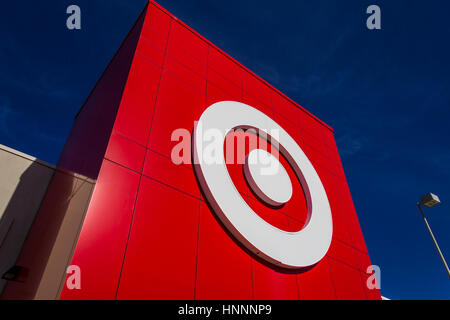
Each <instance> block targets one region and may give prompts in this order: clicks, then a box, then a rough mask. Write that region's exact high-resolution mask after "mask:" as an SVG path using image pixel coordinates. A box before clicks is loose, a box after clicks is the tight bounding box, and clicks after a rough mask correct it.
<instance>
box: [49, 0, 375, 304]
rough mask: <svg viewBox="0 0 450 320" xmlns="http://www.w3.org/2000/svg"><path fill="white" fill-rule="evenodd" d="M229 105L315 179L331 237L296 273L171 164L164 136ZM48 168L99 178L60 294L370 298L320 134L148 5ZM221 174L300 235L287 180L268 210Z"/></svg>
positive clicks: (267, 216)
mask: <svg viewBox="0 0 450 320" xmlns="http://www.w3.org/2000/svg"><path fill="white" fill-rule="evenodd" d="M227 100H231V101H237V102H242V103H245V104H247V105H250V106H252V107H253V108H255V109H257V110H259V111H261V112H263V113H264V114H265V115H266V116H268V117H270V118H271V119H273V120H274V121H276V122H277V123H278V124H279V125H280V126H281V127H283V128H284V130H286V131H287V132H288V133H289V135H290V136H291V137H293V138H294V140H295V141H296V143H297V144H298V145H299V146H300V147H301V149H302V150H303V152H304V153H305V154H306V156H307V157H308V159H309V160H310V161H311V163H312V165H313V167H314V169H315V170H316V172H317V174H318V175H319V177H320V180H321V181H322V184H323V186H324V188H325V191H326V195H327V197H328V201H329V204H330V208H331V214H332V222H333V234H332V240H331V245H330V247H329V249H328V251H327V253H326V255H325V256H324V257H323V258H322V259H321V260H320V261H319V262H318V263H317V264H316V265H314V266H313V267H311V268H309V269H308V270H305V269H303V270H288V269H283V268H280V267H277V266H273V265H271V264H270V263H267V261H265V260H264V259H261V258H260V257H258V256H257V255H255V254H254V253H253V252H251V250H248V249H247V248H246V247H245V246H244V245H242V244H241V243H240V242H239V241H237V240H236V239H235V238H234V237H233V235H232V234H230V232H229V231H228V230H227V228H226V227H225V226H224V225H223V224H222V223H221V221H220V219H218V217H217V215H216V214H215V212H213V210H212V209H211V206H210V205H209V203H208V201H206V200H205V196H204V193H203V191H202V190H201V188H200V187H199V183H198V179H197V177H196V175H195V171H194V169H193V166H192V165H191V164H186V163H185V164H178V165H177V164H174V163H173V161H172V160H171V152H172V150H173V147H174V146H175V145H176V144H177V143H178V142H177V141H172V140H173V139H171V138H172V137H171V135H172V133H173V131H174V130H176V129H178V128H185V129H187V130H188V131H190V132H191V131H192V130H193V128H194V122H195V121H196V120H198V119H199V118H200V117H201V115H202V113H203V112H204V111H205V110H206V109H207V108H208V107H209V106H211V105H212V104H214V103H216V102H220V101H227ZM249 151H250V150H249V149H248V148H247V154H248V152H249ZM283 161H284V160H283V159H281V163H282V164H284V162H283ZM58 166H60V167H62V168H64V169H69V170H72V171H75V172H77V173H80V174H83V175H86V176H88V177H90V178H94V179H97V182H96V185H95V188H94V191H93V194H92V197H91V199H90V203H89V207H88V210H87V213H86V216H85V219H84V222H83V224H82V227H81V231H80V234H79V237H78V240H77V242H76V244H75V250H74V253H73V257H72V260H71V262H70V263H69V264H70V265H77V266H79V267H80V270H81V289H72V290H71V289H69V288H67V286H64V288H63V289H62V292H61V296H60V298H61V299H381V296H380V293H379V290H377V289H369V288H368V286H367V285H366V282H367V279H368V277H369V276H370V275H369V274H367V273H366V270H367V267H368V266H369V265H371V262H370V259H369V255H368V252H367V249H366V245H365V242H364V239H363V235H362V232H361V228H360V225H359V222H358V218H357V214H356V212H355V209H354V206H353V202H352V198H351V195H350V192H349V189H348V185H347V182H346V179H345V175H344V172H343V169H342V165H341V162H340V158H339V155H338V150H337V148H336V144H335V140H334V137H333V131H332V129H331V128H330V127H329V126H328V125H326V124H325V123H323V122H322V121H320V120H319V119H317V118H316V117H314V116H313V115H312V114H310V113H309V112H308V111H306V110H305V109H303V108H302V107H301V106H299V105H298V104H296V103H295V102H293V101H292V100H290V99H289V98H287V97H286V96H284V95H283V94H282V93H280V92H279V91H277V90H276V89H274V88H273V87H272V86H270V85H269V84H267V83H266V82H265V81H263V80H261V79H260V78H259V77H258V76H256V75H255V74H253V73H252V72H251V71H249V70H248V69H246V68H245V67H243V66H242V65H241V64H239V63H238V62H236V61H235V60H233V59H232V58H231V57H229V56H228V55H227V54H225V53H224V52H222V51H221V50H220V49H218V48H217V47H215V46H214V45H213V44H211V43H210V42H208V41H207V40H206V39H204V38H202V37H201V36H200V35H199V34H197V33H196V32H195V31H193V30H192V29H190V28H189V27H188V26H186V25H185V24H184V23H182V22H181V21H179V20H178V19H177V18H175V17H174V16H173V15H171V14H170V13H168V12H167V11H166V10H165V9H163V8H162V7H161V6H160V5H158V4H156V3H154V2H152V1H151V2H150V3H149V4H148V6H147V7H146V8H145V10H144V12H143V13H142V14H141V16H140V17H139V19H138V20H137V22H136V24H135V25H134V27H133V29H132V30H131V31H130V33H129V35H128V36H127V38H126V40H125V41H124V43H123V44H122V46H121V48H120V49H119V50H118V52H117V53H116V55H115V57H114V58H113V60H112V61H111V63H110V65H109V66H108V68H107V69H106V71H105V73H104V74H103V76H102V78H101V79H100V80H99V82H98V83H97V85H96V87H95V88H94V90H93V91H92V93H91V95H90V96H89V98H88V99H87V101H86V103H85V104H84V106H83V108H82V109H81V110H80V112H79V114H78V115H77V118H76V120H75V124H74V126H73V129H72V131H71V134H70V136H69V139H68V141H67V144H66V146H65V148H64V151H63V153H62V155H61V159H60V163H59V164H58ZM287 167H288V166H287ZM227 168H228V171H229V174H230V177H231V179H232V181H233V182H234V184H235V185H236V188H237V189H238V191H239V193H240V194H241V196H242V197H243V198H244V199H245V201H246V203H247V204H248V205H249V206H250V207H251V208H252V209H253V210H254V211H255V212H258V215H259V216H260V217H261V218H262V219H264V220H265V221H266V222H269V223H270V224H272V225H274V226H275V227H277V228H279V229H281V230H285V231H287V232H297V231H299V230H301V229H302V228H303V227H304V226H305V224H306V222H307V220H308V218H307V210H308V209H307V200H306V197H305V194H304V192H303V189H302V185H301V183H300V182H298V179H296V177H295V175H294V174H293V172H291V171H289V170H287V171H288V174H289V176H290V177H291V181H292V182H293V196H292V198H291V199H290V201H289V202H288V203H287V204H286V205H285V206H283V207H282V208H271V207H268V206H266V205H264V204H263V203H261V202H260V201H259V200H258V199H257V197H255V195H254V194H253V193H252V192H251V191H250V190H249V187H248V185H247V183H246V181H245V180H244V177H243V174H242V165H239V164H236V165H228V166H227Z"/></svg>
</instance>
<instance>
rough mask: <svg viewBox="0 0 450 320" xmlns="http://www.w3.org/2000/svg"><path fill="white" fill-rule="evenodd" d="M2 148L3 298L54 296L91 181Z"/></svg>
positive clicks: (0, 241)
mask: <svg viewBox="0 0 450 320" xmlns="http://www.w3.org/2000/svg"><path fill="white" fill-rule="evenodd" d="M0 152H1V153H0V165H1V168H0V174H1V177H2V179H1V185H0V191H1V195H0V215H1V216H0V217H1V220H0V275H2V276H4V278H7V279H9V280H6V279H1V280H0V292H1V290H3V293H2V296H1V299H57V298H58V297H59V292H60V289H61V286H62V284H63V283H64V280H65V271H66V267H67V265H68V264H69V263H70V259H71V257H72V253H73V248H74V245H75V242H76V240H77V237H78V233H79V230H80V228H81V224H82V222H83V219H84V214H85V212H86V208H87V206H88V203H89V200H90V196H91V193H92V189H93V186H94V181H93V180H90V179H87V178H85V177H83V176H80V175H76V174H73V173H70V172H67V171H63V170H59V169H55V168H54V167H52V166H50V165H47V164H45V163H42V162H40V161H38V160H36V159H34V158H31V157H28V158H23V157H21V156H19V155H17V154H14V153H12V152H7V151H5V150H3V149H2V150H0ZM33 159H34V160H33ZM8 271H10V272H8Z"/></svg>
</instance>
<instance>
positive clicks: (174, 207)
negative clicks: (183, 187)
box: [117, 177, 200, 299]
mask: <svg viewBox="0 0 450 320" xmlns="http://www.w3.org/2000/svg"><path fill="white" fill-rule="evenodd" d="M199 205H200V200H197V199H195V198H193V197H191V196H188V195H186V194H184V193H181V192H179V191H176V190H174V189H172V188H170V187H167V186H165V185H163V184H161V183H159V182H156V181H153V180H151V179H148V178H146V177H142V179H141V184H140V187H139V196H138V200H137V204H136V211H135V215H134V219H133V226H132V228H131V235H130V240H129V243H128V247H127V251H126V257H125V262H124V266H123V272H122V276H121V278H120V287H119V290H118V296H117V298H118V299H193V298H194V286H195V268H196V257H197V238H198V235H197V230H198V229H197V228H198V218H199Z"/></svg>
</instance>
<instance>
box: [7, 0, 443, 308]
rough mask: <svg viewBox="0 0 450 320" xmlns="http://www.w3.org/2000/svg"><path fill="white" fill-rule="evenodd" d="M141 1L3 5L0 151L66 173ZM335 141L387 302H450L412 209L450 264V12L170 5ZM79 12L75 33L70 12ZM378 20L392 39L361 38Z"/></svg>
mask: <svg viewBox="0 0 450 320" xmlns="http://www.w3.org/2000/svg"><path fill="white" fill-rule="evenodd" d="M145 3H146V1H145V0H139V1H138V0H135V1H131V0H89V1H87V0H71V1H61V0H53V1H49V0H47V1H39V2H36V1H7V2H5V3H4V4H2V10H1V19H0V38H1V39H2V41H1V42H0V71H1V72H0V143H1V144H4V145H7V146H9V147H12V148H15V149H18V150H20V151H22V152H25V153H28V154H30V155H33V156H36V157H38V158H40V159H42V160H45V161H48V162H51V163H56V161H57V159H58V157H59V153H60V152H61V150H62V147H63V144H64V142H65V139H66V138H67V135H68V133H69V130H70V127H71V125H72V121H73V117H74V116H75V114H76V112H77V111H78V109H79V108H80V106H81V105H82V103H83V102H84V100H85V99H86V97H87V95H88V94H89V92H90V90H91V88H92V87H93V86H94V85H95V83H96V81H97V79H98V78H99V77H100V75H101V74H102V72H103V70H104V68H105V67H106V65H107V64H108V62H109V60H110V59H111V58H112V56H113V54H114V53H115V51H116V50H117V48H118V47H119V45H120V43H121V41H122V40H123V38H124V37H125V35H126V34H127V32H128V30H129V29H130V27H131V26H132V24H133V22H134V21H135V19H136V18H137V16H138V14H139V13H140V11H141V9H142V8H143V7H144V5H145ZM159 3H160V4H161V5H163V6H164V7H165V8H167V9H168V10H169V11H171V12H172V13H173V14H175V15H176V16H177V17H178V18H180V19H181V20H183V21H184V22H186V23H187V24H188V25H190V26H191V27H193V28H194V29H195V30H197V31H198V32H199V33H200V34H202V35H204V36H205V37H206V38H207V39H209V40H210V41H212V42H213V43H215V44H216V45H218V46H219V47H220V48H221V49H223V50H224V51H226V52H227V53H229V54H230V55H231V56H233V57H234V58H236V59H237V60H238V61H240V62H241V63H243V64H244V65H245V66H247V67H248V68H249V69H251V70H253V71H254V72H256V73H257V74H258V75H260V76H261V77H262V78H264V79H265V80H267V81H268V82H269V83H271V84H272V85H274V86H275V87H277V88H278V89H280V90H281V91H282V92H284V93H286V94H287V95H288V96H289V97H291V98H292V99H294V100H295V101H297V102H298V103H299V104H301V105H302V106H304V107H305V108H307V109H308V110H309V111H311V112H312V113H313V114H315V115H316V116H318V117H319V118H320V119H322V120H324V121H325V122H326V123H328V124H330V125H331V126H332V127H333V128H334V130H335V136H336V140H337V143H338V148H339V150H340V153H341V157H342V161H343V165H344V168H345V171H346V175H347V179H348V182H349V185H350V190H351V192H352V195H353V199H354V203H355V207H356V209H357V212H358V216H359V218H360V222H361V225H362V229H363V232H364V235H365V239H366V243H367V246H368V250H369V253H370V255H371V258H372V262H373V263H374V264H377V265H379V266H380V267H381V292H382V294H383V295H384V296H387V297H390V298H392V299H450V280H449V278H448V277H447V275H446V273H445V270H444V268H443V266H442V264H441V261H440V259H439V256H438V254H437V252H436V250H435V248H434V246H433V243H432V241H431V239H430V237H429V235H428V233H427V231H426V229H425V226H424V223H423V221H422V220H421V218H420V215H419V213H418V211H417V208H416V206H415V203H416V201H417V199H418V198H419V197H420V196H421V195H422V194H424V193H426V192H430V191H431V192H434V193H436V194H438V195H439V196H440V198H441V200H442V204H441V205H439V206H437V207H435V208H432V209H428V210H425V213H426V215H427V216H428V218H429V222H430V224H431V227H432V228H433V231H434V233H435V236H436V237H437V239H438V241H439V243H440V246H441V249H442V251H443V252H444V254H445V255H446V256H447V258H448V259H450V233H449V232H448V230H449V226H450V205H448V203H449V201H450V184H449V178H450V143H449V141H448V139H449V138H450V129H449V123H450V78H449V75H450V62H449V57H450V42H449V39H450V24H449V23H448V22H447V19H448V12H449V10H450V3H449V2H448V1H436V0H433V1H413V0H409V1H401V0H396V1H376V2H374V1H365V0H347V1H337V0H335V1H331V0H317V1H306V0H305V1H303V0H301V1H286V0H279V1H276V2H274V1H266V0H259V1H253V0H246V1H242V0H228V1H223V0H222V1H216V0H214V1H213V0H210V1H200V0H191V1H185V0H176V1H175V0H160V1H159ZM71 4H77V5H79V6H80V7H81V12H82V30H80V31H69V30H67V29H66V26H65V23H66V18H67V15H66V13H65V11H66V8H67V6H69V5H71ZM371 4H377V5H379V6H380V7H381V13H382V30H376V31H370V30H368V29H367V28H366V27H365V21H366V18H367V14H366V13H365V11H366V8H367V7H368V6H369V5H371Z"/></svg>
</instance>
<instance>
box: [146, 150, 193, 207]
mask: <svg viewBox="0 0 450 320" xmlns="http://www.w3.org/2000/svg"><path fill="white" fill-rule="evenodd" d="M143 173H144V175H146V176H148V177H150V178H152V179H155V180H158V181H160V182H162V183H164V184H167V185H169V186H171V187H173V188H176V189H178V190H180V191H182V192H185V193H188V194H190V195H192V196H194V197H196V198H199V199H200V189H199V187H198V184H197V181H196V180H195V175H194V171H193V170H192V167H188V166H185V165H182V164H180V165H176V164H174V163H173V162H172V160H171V159H170V158H167V157H165V156H163V155H160V154H158V153H156V152H153V151H151V150H148V151H147V155H146V157H145V165H144V172H143Z"/></svg>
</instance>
